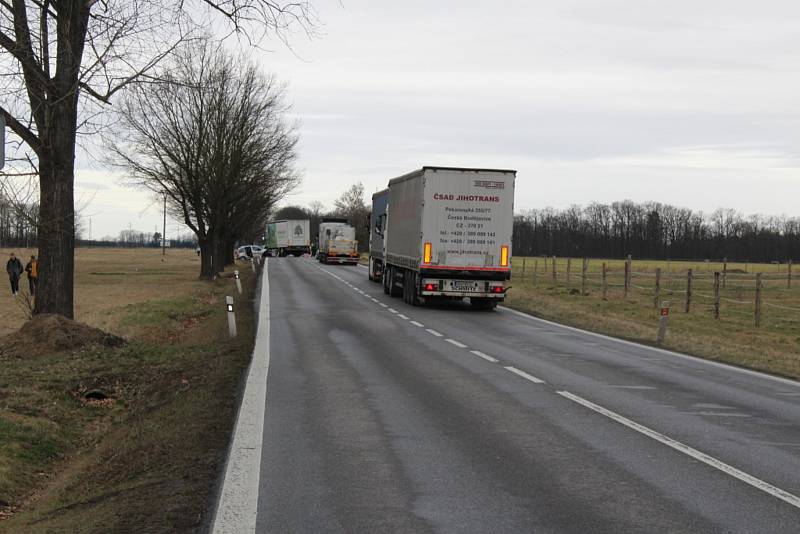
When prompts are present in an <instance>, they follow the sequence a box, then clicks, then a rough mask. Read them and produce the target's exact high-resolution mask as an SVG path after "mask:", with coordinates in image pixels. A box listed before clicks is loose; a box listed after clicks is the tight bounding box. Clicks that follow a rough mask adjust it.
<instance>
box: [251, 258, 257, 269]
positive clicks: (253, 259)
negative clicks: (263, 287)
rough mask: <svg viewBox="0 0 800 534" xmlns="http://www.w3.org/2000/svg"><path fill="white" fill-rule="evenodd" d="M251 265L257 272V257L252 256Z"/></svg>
mask: <svg viewBox="0 0 800 534" xmlns="http://www.w3.org/2000/svg"><path fill="white" fill-rule="evenodd" d="M250 267H252V268H253V272H256V259H255V258H250Z"/></svg>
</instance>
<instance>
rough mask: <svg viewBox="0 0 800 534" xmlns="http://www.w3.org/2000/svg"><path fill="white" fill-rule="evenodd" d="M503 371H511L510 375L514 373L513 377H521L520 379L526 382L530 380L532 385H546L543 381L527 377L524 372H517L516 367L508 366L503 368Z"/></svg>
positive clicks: (530, 376)
mask: <svg viewBox="0 0 800 534" xmlns="http://www.w3.org/2000/svg"><path fill="white" fill-rule="evenodd" d="M504 369H505V370H506V371H511V372H512V373H514V374H515V375H518V376H521V377H522V378H524V379H526V380H530V381H531V382H533V383H534V384H546V383H547V382H545V381H544V380H542V379H541V378H536V377H535V376H533V375H529V374H528V373H526V372H525V371H520V370H519V369H517V368H516V367H511V366H508V367H504Z"/></svg>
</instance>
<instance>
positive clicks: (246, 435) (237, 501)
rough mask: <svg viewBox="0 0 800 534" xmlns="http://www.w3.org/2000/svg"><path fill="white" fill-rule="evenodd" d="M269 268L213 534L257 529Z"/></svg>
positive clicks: (265, 373)
mask: <svg viewBox="0 0 800 534" xmlns="http://www.w3.org/2000/svg"><path fill="white" fill-rule="evenodd" d="M268 266H269V260H268V259H267V260H266V261H265V262H264V270H263V272H262V274H261V301H260V303H259V308H258V331H257V333H256V342H255V347H254V348H253V358H252V360H251V362H250V369H249V370H248V372H247V381H246V383H245V388H244V395H243V396H242V404H241V406H239V413H238V414H237V417H236V427H235V428H234V431H233V440H232V441H231V445H230V450H229V451H228V461H227V464H226V466H225V478H224V479H223V481H222V488H221V490H220V494H219V500H218V502H217V508H216V512H215V514H214V526H213V528H212V534H236V533H240V532H255V529H256V515H257V513H258V486H259V477H260V474H261V445H262V439H263V436H264V415H265V411H266V399H267V374H268V373H269V358H270V355H269V336H270V333H269V331H270V324H269V323H270V318H269V274H268Z"/></svg>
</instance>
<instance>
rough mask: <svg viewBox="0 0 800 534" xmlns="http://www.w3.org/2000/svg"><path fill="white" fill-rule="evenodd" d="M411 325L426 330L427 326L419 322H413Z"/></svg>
mask: <svg viewBox="0 0 800 534" xmlns="http://www.w3.org/2000/svg"><path fill="white" fill-rule="evenodd" d="M411 324H413V325H414V326H418V327H420V328H425V325H424V324H422V323H420V322H419V321H411Z"/></svg>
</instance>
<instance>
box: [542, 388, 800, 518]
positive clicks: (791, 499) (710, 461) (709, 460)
mask: <svg viewBox="0 0 800 534" xmlns="http://www.w3.org/2000/svg"><path fill="white" fill-rule="evenodd" d="M557 393H558V394H559V395H561V396H562V397H564V398H567V399H569V400H571V401H573V402H576V403H578V404H580V405H581V406H584V407H586V408H589V409H590V410H593V411H595V412H597V413H599V414H601V415H604V416H606V417H608V418H609V419H612V420H614V421H616V422H617V423H620V424H621V425H625V426H626V427H628V428H630V429H632V430H635V431H636V432H639V433H640V434H644V435H645V436H647V437H649V438H652V439H654V440H656V441H658V442H660V443H663V444H664V445H666V446H668V447H672V448H673V449H675V450H676V451H678V452H682V453H683V454H686V455H687V456H691V457H692V458H694V459H695V460H699V461H701V462H703V463H704V464H707V465H710V466H711V467H713V468H715V469H719V470H720V471H722V472H723V473H725V474H726V475H730V476H732V477H734V478H738V479H739V480H741V481H742V482H744V483H746V484H750V485H751V486H753V487H754V488H756V489H759V490H761V491H763V492H765V493H768V494H770V495H772V496H773V497H776V498H778V499H780V500H782V501H784V502H786V503H789V504H791V505H792V506H794V507H796V508H800V497H797V496H796V495H792V494H791V493H789V492H787V491H784V490H782V489H780V488H777V487H775V486H773V485H772V484H769V483H767V482H764V481H763V480H761V479H760V478H756V477H754V476H752V475H748V474H747V473H745V472H744V471H740V470H739V469H736V468H735V467H733V466H730V465H728V464H726V463H725V462H723V461H721V460H717V459H716V458H714V457H713V456H709V455H708V454H706V453H704V452H700V451H698V450H697V449H693V448H692V447H689V446H688V445H684V444H683V443H681V442H680V441H676V440H674V439H672V438H670V437H668V436H665V435H664V434H661V433H660V432H656V431H655V430H652V429H650V428H648V427H646V426H644V425H640V424H639V423H637V422H635V421H631V420H630V419H628V418H627V417H623V416H622V415H619V414H618V413H615V412H612V411H611V410H608V409H606V408H603V407H602V406H598V405H597V404H595V403H593V402H591V401H588V400H586V399H584V398H583V397H579V396H578V395H575V394H572V393H570V392H569V391H558V392H557Z"/></svg>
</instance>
